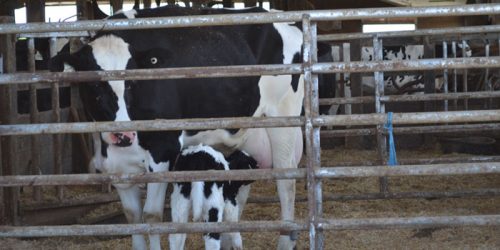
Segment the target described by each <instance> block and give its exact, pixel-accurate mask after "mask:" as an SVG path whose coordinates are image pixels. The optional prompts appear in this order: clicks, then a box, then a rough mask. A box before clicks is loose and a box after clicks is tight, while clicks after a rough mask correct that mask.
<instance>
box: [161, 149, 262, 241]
mask: <svg viewBox="0 0 500 250" xmlns="http://www.w3.org/2000/svg"><path fill="white" fill-rule="evenodd" d="M255 168H257V162H256V161H255V160H254V159H253V158H252V157H250V156H249V155H248V154H246V153H245V152H243V151H239V150H236V151H234V152H233V153H232V154H231V155H229V156H228V157H227V159H226V158H225V157H224V155H223V154H222V153H221V152H218V151H216V150H215V149H213V148H212V147H210V146H206V145H202V144H199V145H195V146H189V147H187V148H186V149H184V150H182V153H181V154H180V155H179V158H178V160H177V162H176V163H175V165H174V166H173V169H172V170H173V171H200V170H229V169H231V170H235V169H255ZM250 183H251V181H219V182H213V181H206V182H200V181H196V182H182V183H173V186H174V188H173V192H172V196H171V199H170V208H171V212H172V222H187V221H188V217H189V211H190V210H192V211H193V221H204V222H221V221H228V222H237V221H238V220H239V217H240V214H241V211H242V210H243V206H244V205H245V203H246V199H247V197H248V192H249V190H250V186H249V185H250ZM224 235H226V237H222V239H223V240H222V248H223V249H243V245H242V240H241V236H240V234H239V233H237V232H236V233H228V234H224ZM185 240H186V235H185V234H170V235H169V242H170V249H184V243H185ZM204 240H205V249H220V248H221V235H220V234H219V233H207V234H205V235H204Z"/></svg>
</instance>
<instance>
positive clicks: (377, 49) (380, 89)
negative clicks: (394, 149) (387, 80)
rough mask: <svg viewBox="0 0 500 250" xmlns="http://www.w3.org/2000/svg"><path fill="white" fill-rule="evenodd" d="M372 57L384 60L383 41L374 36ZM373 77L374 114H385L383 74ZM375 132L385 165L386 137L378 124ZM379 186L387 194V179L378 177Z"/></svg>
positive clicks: (378, 148) (380, 154) (376, 73)
mask: <svg viewBox="0 0 500 250" xmlns="http://www.w3.org/2000/svg"><path fill="white" fill-rule="evenodd" d="M372 42H373V55H374V58H375V61H379V62H380V61H383V60H384V55H383V50H384V47H383V41H382V40H381V39H380V38H379V37H378V36H374V37H373V40H372ZM373 75H374V76H373V77H374V79H375V112H376V113H379V114H383V113H385V104H383V103H382V102H380V98H381V97H382V96H384V93H385V84H384V72H383V71H382V72H381V71H375V72H374V73H373ZM376 130H377V152H378V157H379V159H378V160H379V162H380V163H381V164H382V165H387V161H386V159H387V144H386V140H387V138H386V136H385V134H383V133H382V132H383V130H384V126H383V125H381V124H379V125H377V127H376ZM379 185H380V192H381V193H387V192H389V190H388V189H389V187H388V183H387V178H386V177H380V178H379Z"/></svg>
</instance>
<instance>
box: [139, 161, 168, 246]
mask: <svg viewBox="0 0 500 250" xmlns="http://www.w3.org/2000/svg"><path fill="white" fill-rule="evenodd" d="M151 170H152V171H153V172H155V173H157V172H165V171H168V164H167V163H159V164H156V163H154V161H151V162H150V169H149V171H151ZM147 189H148V191H147V196H146V202H145V204H144V214H143V216H144V218H143V219H144V222H147V223H157V222H162V220H163V208H164V207H165V193H166V191H167V183H148V186H147ZM149 245H150V249H151V250H160V249H161V244H160V235H157V234H156V235H150V236H149Z"/></svg>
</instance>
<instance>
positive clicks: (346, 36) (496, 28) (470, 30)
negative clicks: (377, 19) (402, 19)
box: [318, 25, 500, 41]
mask: <svg viewBox="0 0 500 250" xmlns="http://www.w3.org/2000/svg"><path fill="white" fill-rule="evenodd" d="M497 32H500V25H483V26H467V27H453V28H438V29H421V30H412V31H391V32H377V33H343V34H329V35H318V41H341V40H354V39H371V38H373V37H374V36H377V37H379V38H394V37H416V36H435V35H456V34H461V35H463V34H480V33H485V34H486V33H497Z"/></svg>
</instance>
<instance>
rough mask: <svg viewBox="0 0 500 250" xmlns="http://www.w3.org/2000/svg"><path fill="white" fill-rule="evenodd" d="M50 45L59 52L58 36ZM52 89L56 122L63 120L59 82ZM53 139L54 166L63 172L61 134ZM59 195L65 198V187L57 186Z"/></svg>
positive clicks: (53, 112)
mask: <svg viewBox="0 0 500 250" xmlns="http://www.w3.org/2000/svg"><path fill="white" fill-rule="evenodd" d="M49 45H50V56H51V57H53V56H55V55H56V54H57V41H56V38H54V37H51V38H50V40H49ZM51 91H52V95H51V96H52V119H53V120H54V122H55V123H58V122H61V109H60V105H59V83H58V82H54V83H52V84H51ZM52 141H53V154H54V155H53V156H54V167H55V173H56V174H62V173H63V168H62V145H61V143H62V142H61V135H60V134H55V135H53V136H52ZM56 192H57V197H58V199H59V200H62V199H63V195H64V194H63V187H62V186H57V187H56Z"/></svg>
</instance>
